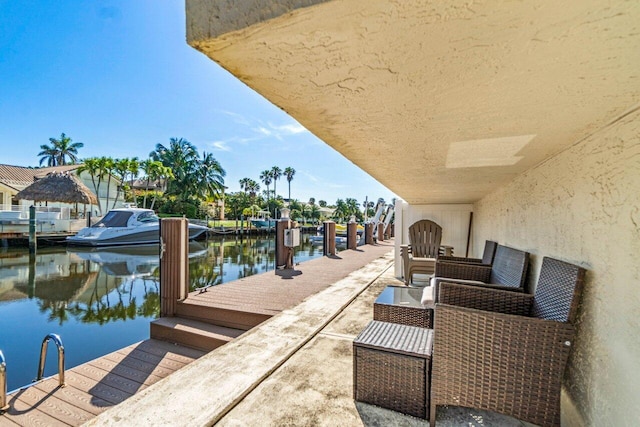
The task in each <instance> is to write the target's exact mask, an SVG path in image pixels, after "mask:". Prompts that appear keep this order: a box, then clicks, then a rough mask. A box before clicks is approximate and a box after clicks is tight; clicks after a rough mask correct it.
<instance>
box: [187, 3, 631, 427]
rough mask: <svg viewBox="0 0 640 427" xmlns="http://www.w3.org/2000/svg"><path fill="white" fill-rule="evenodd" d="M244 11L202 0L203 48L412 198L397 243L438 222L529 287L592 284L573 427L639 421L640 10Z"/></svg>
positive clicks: (400, 211) (568, 403) (306, 7)
mask: <svg viewBox="0 0 640 427" xmlns="http://www.w3.org/2000/svg"><path fill="white" fill-rule="evenodd" d="M227 3H228V2H222V1H215V0H187V1H186V15H187V39H188V43H189V44H190V45H191V46H193V47H194V48H195V49H197V50H199V51H201V52H202V53H203V54H205V55H207V56H208V57H210V58H211V59H212V60H213V61H215V62H216V63H218V64H220V65H221V66H222V67H223V68H225V69H226V70H229V71H230V72H231V73H233V74H234V75H236V76H237V77H238V78H239V79H240V80H242V81H243V82H244V83H245V84H247V85H248V86H249V87H251V88H253V89H254V90H255V91H257V92H258V93H260V94H261V95H262V96H264V97H265V98H266V99H268V100H270V101H271V102H272V103H274V104H275V105H277V106H278V107H279V108H281V109H283V110H284V111H286V112H288V113H289V114H290V115H291V116H292V117H294V118H295V119H296V120H297V121H298V122H300V123H301V124H302V125H303V126H305V127H306V128H307V129H309V130H310V131H311V132H312V133H313V134H315V135H317V136H318V137H319V138H321V139H322V140H323V141H325V142H326V143H327V144H329V145H330V146H331V147H333V148H334V149H336V150H338V151H339V152H340V153H342V154H343V155H344V156H346V157H347V158H348V159H349V160H351V161H352V162H353V163H355V164H356V165H358V166H359V167H361V168H362V169H363V170H365V171H366V172H368V173H369V174H370V175H372V176H373V177H374V178H376V179H377V180H379V181H380V182H381V183H382V184H384V185H386V186H387V187H388V188H389V189H390V190H392V191H394V192H395V193H396V194H397V195H398V196H400V198H402V201H399V202H398V205H397V206H396V244H397V245H400V244H401V243H403V242H404V241H406V237H407V236H406V233H407V227H408V226H409V225H410V224H411V223H412V222H413V221H415V220H417V219H420V218H430V219H434V220H435V221H437V222H439V223H440V224H441V225H442V226H443V229H444V230H445V231H444V235H443V242H446V243H447V244H449V245H451V246H453V247H454V249H455V252H456V254H460V255H464V253H465V251H466V249H467V248H466V244H467V235H468V233H470V238H471V246H470V248H469V249H470V254H474V255H478V254H479V253H481V250H482V246H483V245H484V241H485V240H487V239H490V240H494V241H498V242H500V243H502V244H505V245H509V246H513V247H517V248H520V249H524V250H526V251H529V252H531V254H532V268H531V270H530V271H531V273H530V276H531V277H529V281H530V283H536V280H537V276H538V272H539V270H540V265H541V261H542V257H543V256H551V257H555V258H559V259H562V260H565V261H569V262H572V263H576V264H580V265H581V266H583V267H585V268H587V269H588V275H587V282H586V292H585V294H584V297H583V300H582V304H581V308H580V312H579V322H578V325H577V339H576V340H575V343H574V345H573V351H572V357H571V359H570V361H569V365H568V369H567V372H566V375H565V379H564V390H563V402H562V404H563V423H564V424H565V425H591V426H596V425H632V424H636V423H637V421H638V419H637V411H636V409H635V405H636V402H635V398H636V396H638V395H640V370H638V369H637V367H636V363H637V355H638V354H640V324H639V320H638V316H637V313H638V310H640V300H639V299H638V297H637V292H636V291H635V287H636V286H637V284H638V282H639V279H640V277H639V276H640V269H639V268H638V266H637V264H638V263H637V261H636V259H635V256H636V254H637V253H638V249H639V248H640V226H639V224H640V210H639V209H638V206H640V136H639V135H640V133H639V132H638V129H639V127H640V126H639V123H640V104H639V102H640V79H639V78H638V69H639V65H640V62H639V61H640V57H639V56H638V46H640V33H639V32H638V31H636V28H637V23H638V22H640V8H638V7H637V4H636V3H634V2H622V1H613V2H605V3H603V2H601V1H597V0H581V1H571V2H569V3H562V4H559V3H557V2H553V1H551V0H532V1H528V2H518V3H514V2H484V3H469V2H389V1H384V0H366V1H364V0H354V1H341V2H339V1H326V0H305V1H302V0H299V1H288V0H271V1H269V0H265V1H260V2H256V1H254V2H248V3H237V2H236V3H234V5H233V7H227V6H226V4H227ZM471 214H473V215H471ZM396 249H397V255H396V260H397V261H396V265H397V267H396V272H397V274H398V275H399V274H400V268H399V265H400V262H399V248H396Z"/></svg>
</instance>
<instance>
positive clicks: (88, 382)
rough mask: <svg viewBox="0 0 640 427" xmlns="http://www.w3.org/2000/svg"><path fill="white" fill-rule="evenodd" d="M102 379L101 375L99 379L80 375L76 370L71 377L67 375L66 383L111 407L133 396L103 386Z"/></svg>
mask: <svg viewBox="0 0 640 427" xmlns="http://www.w3.org/2000/svg"><path fill="white" fill-rule="evenodd" d="M91 372H94V371H91ZM91 372H90V373H91ZM96 376H98V375H96ZM103 378H104V376H103V375H102V376H99V378H95V377H92V376H86V375H82V374H81V373H80V370H78V369H76V370H74V372H73V375H67V380H66V381H67V382H68V383H69V384H71V385H73V386H74V387H75V388H77V389H78V390H81V391H84V392H85V393H88V394H90V395H91V396H93V397H94V398H96V399H98V400H100V401H105V402H108V403H110V404H111V405H117V404H118V403H120V402H123V401H124V400H126V399H127V398H129V397H131V396H132V395H133V393H129V392H125V391H122V390H120V389H118V388H115V387H111V386H110V385H107V384H104V383H103V382H102V380H103Z"/></svg>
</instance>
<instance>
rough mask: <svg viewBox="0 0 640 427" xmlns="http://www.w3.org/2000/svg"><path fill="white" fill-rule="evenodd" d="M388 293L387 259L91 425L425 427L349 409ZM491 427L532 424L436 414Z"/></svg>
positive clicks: (374, 410)
mask: <svg viewBox="0 0 640 427" xmlns="http://www.w3.org/2000/svg"><path fill="white" fill-rule="evenodd" d="M389 249H391V248H390V247H389ZM391 284H393V285H401V284H402V282H401V281H400V280H398V279H396V278H395V277H393V251H391V250H389V251H388V252H386V253H385V254H383V256H382V257H380V258H378V259H376V260H375V261H373V262H371V263H370V264H368V265H367V266H365V267H364V268H361V269H359V270H357V271H355V272H353V273H351V274H350V275H349V276H348V277H346V278H345V279H343V280H340V281H338V282H336V283H334V284H333V285H331V286H330V287H329V288H328V289H326V290H325V291H322V292H319V293H318V294H316V295H314V296H312V297H310V298H307V299H306V300H305V301H304V302H303V303H301V304H300V305H298V306H296V307H294V308H292V309H291V310H287V311H285V312H283V313H281V314H279V315H277V316H275V317H274V318H272V319H270V320H268V321H266V322H264V323H263V324H261V325H260V326H258V327H256V328H254V329H253V330H251V331H250V332H248V333H246V334H245V335H243V336H241V337H240V338H239V339H236V340H234V341H233V342H231V343H229V344H227V345H225V346H223V347H221V348H219V349H217V350H215V351H213V352H211V353H209V354H207V355H205V356H203V357H202V358H201V359H199V360H197V361H195V362H194V363H192V364H191V365H189V366H187V367H185V368H183V369H182V370H181V371H178V372H176V373H175V374H173V375H172V376H171V377H169V378H166V379H165V380H163V381H161V382H160V383H157V384H155V385H154V386H152V387H149V388H148V389H147V390H144V391H143V392H141V393H139V394H138V395H135V396H133V397H132V398H130V399H129V400H127V401H125V402H123V403H122V404H120V405H118V406H116V407H114V408H112V409H111V410H109V411H107V412H105V413H103V414H102V415H100V416H99V417H97V418H95V419H94V420H92V421H90V422H89V423H87V424H88V425H173V426H176V425H189V426H194V425H217V426H428V425H429V423H428V422H427V421H426V420H423V419H418V418H414V417H410V416H405V415H402V414H399V413H396V412H393V411H389V410H385V409H382V408H378V407H376V406H373V405H367V404H362V403H358V402H354V400H353V370H352V369H353V355H352V341H353V339H354V338H355V336H356V335H357V334H358V333H359V332H360V330H362V329H363V328H364V327H365V325H366V324H367V323H368V322H369V321H370V320H371V319H372V314H373V301H374V300H375V298H376V297H377V295H378V294H379V293H380V292H381V291H382V289H384V287H385V286H387V285H391ZM283 343H284V344H283ZM492 425H493V426H529V425H530V424H527V423H523V422H520V421H517V420H514V419H512V418H510V417H504V416H501V415H497V414H493V413H487V412H484V411H477V410H473V411H471V410H468V409H464V408H439V410H438V426H443V427H451V426H492Z"/></svg>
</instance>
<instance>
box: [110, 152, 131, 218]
mask: <svg viewBox="0 0 640 427" xmlns="http://www.w3.org/2000/svg"><path fill="white" fill-rule="evenodd" d="M113 173H114V174H115V176H116V177H117V178H118V179H119V180H120V183H121V188H122V190H123V192H124V193H125V199H126V190H125V185H126V184H125V181H126V179H127V174H128V173H129V159H115V160H114V161H113ZM119 196H120V191H117V192H116V197H115V199H113V205H111V209H113V208H115V207H116V203H118V197H119Z"/></svg>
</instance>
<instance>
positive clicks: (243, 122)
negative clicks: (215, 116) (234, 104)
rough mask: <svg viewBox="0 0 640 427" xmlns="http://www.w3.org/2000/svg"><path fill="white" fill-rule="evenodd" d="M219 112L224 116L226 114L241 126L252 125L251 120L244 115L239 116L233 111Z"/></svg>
mask: <svg viewBox="0 0 640 427" xmlns="http://www.w3.org/2000/svg"><path fill="white" fill-rule="evenodd" d="M218 111H220V112H221V113H222V114H225V115H227V116H229V117H231V118H233V121H234V122H235V123H237V124H239V125H246V126H249V125H250V124H251V123H250V122H249V120H248V119H247V118H246V117H245V116H243V115H242V114H238V113H234V112H233V111H226V110H218Z"/></svg>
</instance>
